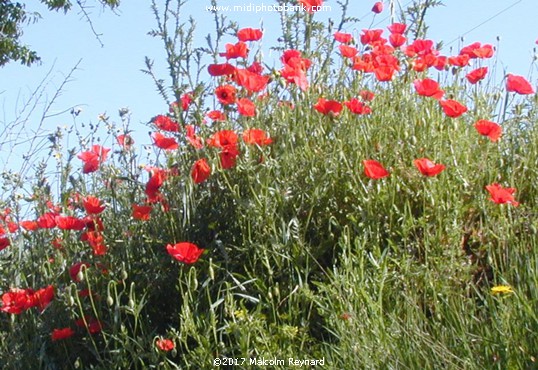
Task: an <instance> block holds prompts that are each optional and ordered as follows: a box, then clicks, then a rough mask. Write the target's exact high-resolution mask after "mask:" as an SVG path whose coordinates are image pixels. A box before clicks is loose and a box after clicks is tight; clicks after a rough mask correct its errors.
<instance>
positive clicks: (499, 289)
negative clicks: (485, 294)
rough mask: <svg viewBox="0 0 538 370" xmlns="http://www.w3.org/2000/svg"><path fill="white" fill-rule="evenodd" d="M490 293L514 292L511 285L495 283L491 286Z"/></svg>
mask: <svg viewBox="0 0 538 370" xmlns="http://www.w3.org/2000/svg"><path fill="white" fill-rule="evenodd" d="M491 293H493V294H508V293H514V291H513V290H512V288H511V287H509V286H508V285H497V286H494V287H493V288H491Z"/></svg>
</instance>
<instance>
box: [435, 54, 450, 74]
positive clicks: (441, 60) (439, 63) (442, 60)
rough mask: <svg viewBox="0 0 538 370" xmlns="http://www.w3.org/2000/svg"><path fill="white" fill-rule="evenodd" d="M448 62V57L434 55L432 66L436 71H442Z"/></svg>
mask: <svg viewBox="0 0 538 370" xmlns="http://www.w3.org/2000/svg"><path fill="white" fill-rule="evenodd" d="M447 64H448V58H447V57H445V56H436V57H435V59H434V61H433V66H434V67H435V69H437V70H438V71H442V70H444V69H445V66H446V65H447Z"/></svg>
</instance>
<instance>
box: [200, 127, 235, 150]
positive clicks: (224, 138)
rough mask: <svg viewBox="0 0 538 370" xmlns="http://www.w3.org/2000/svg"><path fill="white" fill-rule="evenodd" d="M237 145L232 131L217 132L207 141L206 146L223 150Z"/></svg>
mask: <svg viewBox="0 0 538 370" xmlns="http://www.w3.org/2000/svg"><path fill="white" fill-rule="evenodd" d="M236 144H237V134H236V133H235V131H232V130H220V131H217V132H215V133H214V134H213V136H211V138H209V140H207V145H209V146H211V147H214V148H224V147H225V146H227V145H236Z"/></svg>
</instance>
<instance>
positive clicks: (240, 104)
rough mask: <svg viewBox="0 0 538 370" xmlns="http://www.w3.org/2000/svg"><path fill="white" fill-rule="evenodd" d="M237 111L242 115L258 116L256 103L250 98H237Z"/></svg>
mask: <svg viewBox="0 0 538 370" xmlns="http://www.w3.org/2000/svg"><path fill="white" fill-rule="evenodd" d="M237 111H238V112H239V114H240V115H242V116H245V117H254V116H256V105H255V104H254V103H253V102H252V101H251V100H250V99H248V98H241V99H238V100H237Z"/></svg>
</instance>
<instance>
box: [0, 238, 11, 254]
mask: <svg viewBox="0 0 538 370" xmlns="http://www.w3.org/2000/svg"><path fill="white" fill-rule="evenodd" d="M10 244H11V242H10V241H9V238H8V237H5V236H2V237H0V251H1V250H4V249H6V248H7V247H9V245H10Z"/></svg>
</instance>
